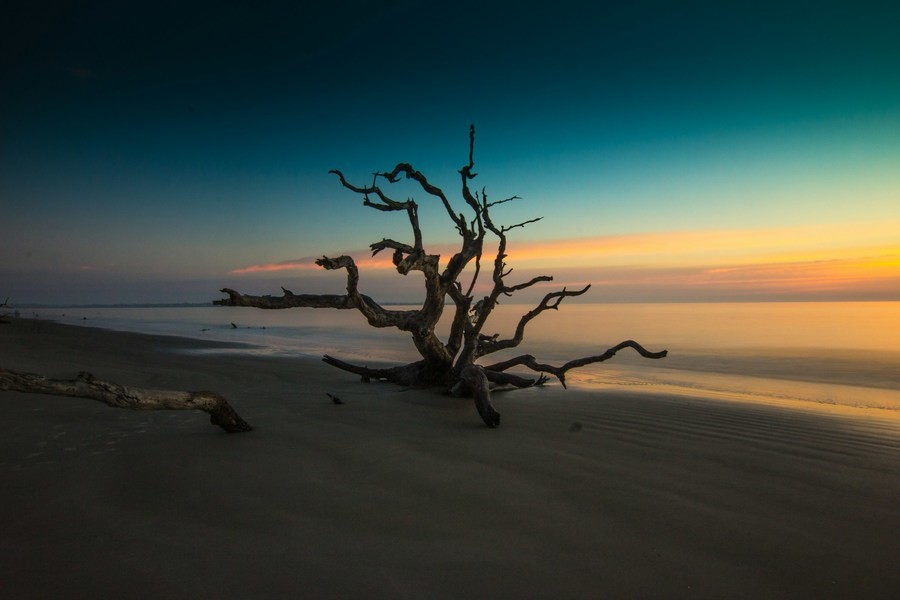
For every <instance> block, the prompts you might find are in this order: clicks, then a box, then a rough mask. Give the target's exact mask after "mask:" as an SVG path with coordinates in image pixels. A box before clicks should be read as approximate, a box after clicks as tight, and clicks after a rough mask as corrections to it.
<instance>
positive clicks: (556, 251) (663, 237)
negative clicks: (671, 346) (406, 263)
mask: <svg viewBox="0 0 900 600" xmlns="http://www.w3.org/2000/svg"><path fill="white" fill-rule="evenodd" d="M898 238H900V222H882V223H871V222H870V223H843V224H831V225H808V226H802V227H791V228H787V227H785V228H771V229H756V230H750V229H748V230H709V231H672V232H660V233H644V234H628V235H615V236H603V237H596V238H582V239H567V240H542V241H525V240H523V241H521V242H516V240H515V239H510V243H509V248H508V250H507V252H508V255H509V256H508V257H507V258H506V262H507V264H508V266H510V267H514V268H515V270H516V272H517V274H518V275H519V276H521V277H524V276H525V275H524V273H533V272H539V273H541V274H549V275H555V276H556V277H555V281H554V282H552V283H548V284H547V285H549V286H553V287H558V286H560V285H569V286H572V287H574V286H575V285H583V284H584V283H588V282H590V281H593V282H594V283H595V284H597V285H601V286H610V287H617V286H618V287H621V288H623V289H624V288H626V287H629V286H637V287H641V288H643V287H648V286H659V287H660V289H661V291H662V290H663V289H664V288H666V287H669V288H671V289H680V290H689V289H695V290H698V291H702V290H704V289H706V290H709V291H715V290H733V291H734V290H740V291H742V292H745V293H748V294H754V293H756V292H757V291H758V292H759V293H776V294H782V293H783V294H791V293H822V294H827V293H828V292H854V293H855V292H861V291H868V292H871V293H876V294H888V295H892V294H897V295H900V243H898ZM434 250H435V251H437V252H438V253H440V254H441V255H442V261H441V262H442V264H446V260H448V259H449V257H450V256H451V255H452V254H453V253H454V252H456V251H457V250H458V246H452V245H448V244H444V245H438V246H434ZM493 251H494V248H493V247H489V246H487V245H486V247H485V255H484V256H483V257H482V279H483V280H484V281H483V282H482V283H481V284H480V285H479V288H481V287H482V286H483V285H486V284H488V283H489V280H490V276H489V272H487V271H485V269H488V271H489V270H490V268H491V267H490V266H489V265H490V263H491V262H492V261H493V258H494V255H493ZM356 254H357V255H359V254H366V255H367V254H368V252H367V251H360V252H358V253H356ZM357 266H359V268H360V269H361V270H363V269H366V270H370V271H380V272H384V273H383V275H378V276H379V277H387V276H389V274H388V273H387V272H386V271H393V270H394V265H393V264H392V262H391V258H390V256H388V255H378V256H374V257H370V256H363V257H362V258H360V259H359V260H358V261H357ZM318 269H320V267H318V266H317V265H316V264H315V259H314V258H304V259H299V260H289V261H282V262H276V263H268V264H259V265H252V266H248V267H243V268H239V269H234V270H233V271H231V274H235V275H244V274H259V273H266V272H276V271H288V270H299V271H309V270H318ZM468 272H469V271H468V270H467V273H468ZM470 274H471V273H470ZM567 275H570V276H571V277H572V280H571V281H570V280H569V279H568V277H567ZM515 277H516V275H513V278H515ZM511 283H514V282H512V280H511ZM536 287H545V286H536Z"/></svg>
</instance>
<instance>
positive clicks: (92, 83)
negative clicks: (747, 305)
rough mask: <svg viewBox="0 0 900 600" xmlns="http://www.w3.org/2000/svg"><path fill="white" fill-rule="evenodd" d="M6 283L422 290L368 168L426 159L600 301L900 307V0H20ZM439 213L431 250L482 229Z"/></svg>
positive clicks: (6, 45)
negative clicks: (396, 261) (344, 181)
mask: <svg viewBox="0 0 900 600" xmlns="http://www.w3.org/2000/svg"><path fill="white" fill-rule="evenodd" d="M0 6H2V14H3V18H2V19H0V206H2V208H0V256H2V261H0V300H2V298H5V297H7V296H8V297H9V298H10V303H11V304H18V305H27V304H32V303H52V304H87V303H90V304H113V303H168V302H173V303H174V302H205V301H209V300H212V299H214V298H218V297H221V294H219V292H218V290H219V288H221V287H223V286H228V287H233V288H236V289H239V290H241V291H244V292H247V293H257V294H263V293H273V294H278V293H280V292H281V289H280V288H281V286H284V287H286V288H288V289H291V290H293V291H294V292H296V293H301V292H307V293H341V291H342V289H343V285H344V277H343V275H342V274H340V273H333V272H321V271H320V270H318V268H317V267H315V265H314V263H313V261H314V259H315V258H316V257H319V256H322V255H329V256H335V255H340V254H351V255H352V256H354V257H355V258H356V259H357V260H358V262H359V264H360V266H361V270H362V279H361V283H360V287H361V290H362V291H363V292H364V293H367V294H369V295H371V296H373V297H375V298H376V299H379V300H382V301H387V302H396V301H409V300H416V299H417V298H420V297H421V296H422V291H421V287H422V282H421V278H420V277H417V274H415V273H414V274H411V275H409V276H407V277H403V276H401V275H399V274H397V273H396V272H394V271H393V270H392V269H391V268H390V265H389V264H388V263H387V262H386V261H385V260H384V259H382V258H381V257H380V256H378V257H375V259H372V258H370V257H369V253H368V251H367V247H368V245H369V244H370V243H372V242H375V241H378V240H380V239H382V238H383V237H391V238H395V239H399V240H406V241H409V240H410V239H411V234H410V232H409V226H408V223H407V222H406V220H405V217H403V216H401V215H399V214H385V213H380V212H378V211H374V210H372V209H369V208H366V207H364V206H362V204H361V200H360V198H359V197H358V196H357V195H355V194H353V193H351V192H349V191H347V190H345V189H344V188H342V187H341V186H340V184H339V182H338V180H337V179H336V178H335V177H334V176H333V175H329V174H328V171H329V169H335V168H337V169H340V170H342V171H343V172H344V174H345V175H346V176H347V178H348V179H349V180H350V181H351V182H354V183H357V184H359V185H363V184H368V183H369V182H370V181H371V174H372V173H373V172H375V171H385V170H390V169H391V168H393V166H394V165H395V164H396V163H398V162H410V163H412V164H413V165H414V167H415V168H416V169H418V170H420V171H422V172H423V173H424V174H425V175H426V176H427V177H428V178H429V180H430V181H432V183H434V184H436V185H438V186H439V187H441V188H442V189H443V190H444V191H445V192H446V193H447V194H448V196H449V197H450V198H451V201H453V202H455V203H456V204H457V206H458V207H459V209H460V210H462V209H463V203H462V201H461V198H460V194H459V175H458V170H459V169H460V167H462V166H463V165H464V164H465V163H466V162H467V160H468V131H469V125H470V124H474V125H475V127H476V144H475V155H474V158H475V171H476V172H477V173H478V178H477V180H476V181H475V184H477V186H478V187H479V189H480V188H481V187H483V188H484V189H485V190H486V192H487V193H488V195H489V197H491V198H496V199H499V198H505V197H509V196H513V195H517V196H520V197H521V198H522V199H521V200H518V201H516V202H511V203H507V204H504V205H502V206H498V207H496V209H495V210H496V213H495V214H494V219H495V221H498V222H500V223H507V224H512V223H517V222H521V221H524V220H526V219H530V218H533V217H543V219H542V220H541V221H539V222H537V223H534V224H531V225H529V226H528V227H526V228H523V229H516V230H514V231H513V232H511V234H510V240H509V252H508V254H509V258H508V261H507V262H508V263H509V265H510V266H511V267H513V268H514V269H515V270H514V271H513V274H512V275H511V276H510V278H509V281H510V283H517V282H518V281H524V280H527V279H528V278H530V277H532V276H534V275H538V274H547V275H553V276H554V281H553V283H552V284H548V286H549V287H547V286H544V287H539V288H535V289H533V290H530V295H529V294H523V295H522V296H520V297H519V296H517V298H516V299H517V300H520V301H524V302H528V301H533V299H534V298H535V297H540V295H542V294H543V293H546V292H547V291H550V290H552V289H558V288H561V287H562V286H569V287H574V286H580V285H584V284H586V283H592V284H593V288H592V290H591V292H590V293H589V294H586V295H585V296H584V297H583V298H582V299H583V300H585V301H591V302H672V301H678V302H683V301H756V300H761V301H772V300H900V68H898V65H900V35H897V32H898V31H900V8H898V7H897V5H896V3H893V2H881V3H877V2H865V1H853V2H851V1H847V2H829V1H827V0H825V1H823V0H819V1H816V2H792V1H790V0H787V1H781V2H771V3H767V2H764V1H758V0H757V1H753V2H721V1H719V2H684V1H681V2H661V1H655V2H641V1H637V2H629V3H627V5H626V3H622V4H612V3H599V2H596V1H594V2H570V1H567V0H560V1H557V2H553V3H526V2H521V1H520V2H478V3H476V2H468V1H467V0H461V1H455V2H405V1H402V0H401V1H395V2H389V3H383V2H362V1H349V2H319V3H306V2H265V1H262V0H260V1H258V2H254V3H245V2H241V3H238V2H227V1H220V2H189V1H180V2H166V1H155V2H142V1H133V2H113V1H111V2H90V1H83V2H58V1H57V2H53V1H49V2H41V1H35V2H15V3H14V2H2V3H0ZM392 192H393V195H394V197H395V198H398V199H401V200H403V199H406V198H407V197H413V198H414V199H415V200H416V201H417V202H418V203H419V204H420V217H421V219H422V223H423V233H424V236H425V247H426V249H427V250H429V251H430V252H432V253H440V254H441V255H442V257H444V260H446V259H447V258H448V257H449V256H450V255H451V254H452V253H453V252H454V250H455V249H456V248H457V247H458V246H457V244H458V241H457V240H458V238H457V234H456V233H455V231H454V230H453V228H452V226H451V224H450V223H449V222H448V219H447V216H446V213H444V211H443V210H442V209H441V207H440V206H439V205H437V204H436V203H435V202H434V201H433V199H431V198H429V197H428V196H427V195H425V194H423V193H421V191H419V190H416V189H415V188H414V187H412V186H410V185H408V184H399V185H398V186H396V189H394V190H392Z"/></svg>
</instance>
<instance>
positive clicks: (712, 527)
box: [0, 322, 900, 598]
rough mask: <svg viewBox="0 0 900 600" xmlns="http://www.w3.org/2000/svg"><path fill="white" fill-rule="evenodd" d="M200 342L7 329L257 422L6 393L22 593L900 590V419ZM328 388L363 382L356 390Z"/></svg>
mask: <svg viewBox="0 0 900 600" xmlns="http://www.w3.org/2000/svg"><path fill="white" fill-rule="evenodd" d="M200 344H201V343H200V342H194V341H191V340H182V339H177V338H162V337H148V336H139V335H133V334H125V333H113V332H107V331H100V330H93V329H87V328H78V327H67V326H63V325H57V324H53V323H47V322H39V323H33V322H18V323H14V324H12V325H3V326H0V366H3V367H7V368H15V369H22V370H31V371H36V372H41V373H43V374H46V375H50V376H55V377H66V378H69V377H73V376H74V375H75V374H76V373H77V372H78V371H79V370H89V371H92V372H93V373H94V374H95V375H96V376H98V377H102V378H105V379H110V380H115V381H119V382H121V383H125V384H128V385H134V386H141V387H163V388H172V389H213V390H217V391H219V392H221V393H223V394H225V395H226V397H228V398H229V400H231V401H232V403H233V405H234V406H235V408H236V409H237V410H238V411H239V412H240V413H241V414H242V415H243V416H244V417H245V418H246V419H247V420H248V421H249V422H250V423H252V424H253V425H254V426H256V427H257V429H256V430H255V431H253V432H251V433H247V434H232V435H229V434H226V433H224V432H222V431H221V430H220V429H218V428H217V427H214V426H212V425H210V424H209V422H208V421H207V418H206V415H205V414H203V413H199V412H198V413H194V412H180V411H179V412H150V413H143V412H131V411H124V410H120V409H113V408H108V407H106V406H104V405H102V404H99V403H97V402H94V401H90V400H79V399H69V398H61V397H49V396H39V395H26V394H19V393H12V392H0V407H2V418H0V555H2V560H0V595H2V596H3V597H7V598H121V597H166V598H201V597H204V598H258V597H272V598H279V597H283V598H287V597H307V598H377V597H383V598H460V597H474V598H487V597H492V598H557V597H565V598H679V597H684V598H889V597H890V598H895V597H897V596H896V594H897V591H898V590H900V568H898V562H897V560H898V557H900V420H897V419H893V420H892V419H891V418H878V419H872V420H869V419H867V418H865V415H866V413H865V411H862V412H861V417H860V418H852V417H845V416H835V415H830V414H824V413H823V414H818V413H815V412H808V411H806V412H800V411H791V410H786V409H780V408H774V407H768V406H761V405H749V404H740V403H735V402H714V401H710V400H708V399H706V400H705V399H700V398H691V397H686V396H666V395H660V394H656V395H654V394H644V393H633V392H612V393H611V392H608V391H606V392H597V391H587V390H582V391H579V390H569V391H568V392H566V391H564V390H562V389H561V388H560V387H559V386H552V387H547V388H544V389H537V390H524V391H516V392H511V393H506V394H496V395H495V406H496V407H497V409H498V410H499V411H500V412H501V413H503V425H502V427H501V428H500V429H497V430H488V429H486V428H485V427H484V426H483V425H482V424H481V421H480V419H479V418H478V416H477V415H476V413H475V409H474V407H473V406H472V405H471V403H470V402H469V401H464V400H459V399H452V398H448V397H445V396H441V395H439V394H436V393H434V392H431V391H423V390H401V389H400V388H397V387H393V386H390V385H387V384H376V383H372V384H362V383H360V382H358V381H357V380H356V379H355V378H354V377H353V376H350V375H348V374H345V373H341V372H339V371H336V370H333V369H331V368H329V367H327V366H326V365H324V364H322V363H320V362H318V361H314V360H308V361H302V360H301V361H298V360H290V361H286V360H279V359H271V358H260V357H247V356H238V355H194V354H185V353H179V352H176V351H177V350H181V349H190V348H197V347H199V345H200ZM326 392H330V393H332V394H335V395H337V396H339V397H340V398H342V399H343V400H344V402H345V404H343V405H340V406H338V405H335V404H332V403H331V401H330V400H329V399H328V397H327V396H326V395H325V393H326Z"/></svg>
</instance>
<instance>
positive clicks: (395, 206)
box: [214, 126, 666, 427]
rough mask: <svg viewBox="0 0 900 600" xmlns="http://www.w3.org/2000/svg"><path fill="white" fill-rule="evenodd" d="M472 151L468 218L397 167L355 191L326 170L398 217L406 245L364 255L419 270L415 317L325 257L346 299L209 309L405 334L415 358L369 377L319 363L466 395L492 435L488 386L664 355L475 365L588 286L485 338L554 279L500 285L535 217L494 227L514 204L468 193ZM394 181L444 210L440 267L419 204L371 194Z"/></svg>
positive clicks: (562, 293) (297, 297)
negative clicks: (522, 299)
mask: <svg viewBox="0 0 900 600" xmlns="http://www.w3.org/2000/svg"><path fill="white" fill-rule="evenodd" d="M474 149H475V127H474V126H472V127H471V128H470V129H469V162H468V163H467V164H466V165H464V166H463V167H462V168H461V169H460V170H459V175H460V183H461V189H462V199H463V201H464V202H465V204H466V206H467V208H468V210H469V211H470V213H471V214H470V216H468V217H467V216H466V215H465V214H464V213H462V212H457V211H456V210H455V209H454V208H453V206H452V205H451V203H450V201H449V200H448V198H447V196H446V195H445V194H444V192H443V190H441V189H440V188H438V187H436V186H434V185H433V184H431V183H430V182H429V181H428V179H427V178H426V177H425V175H423V174H422V173H421V172H419V171H417V170H416V169H414V168H413V166H412V165H410V164H409V163H399V164H397V166H395V167H394V168H393V170H391V171H387V172H376V173H374V174H373V178H372V183H371V185H369V186H357V185H354V184H352V183H350V182H348V181H347V179H346V178H345V177H344V174H343V173H341V172H340V171H338V170H332V171H330V173H333V174H334V175H336V176H337V177H338V179H339V180H340V182H341V185H343V186H344V187H345V188H347V189H348V190H350V191H351V192H353V193H355V194H359V195H360V196H362V198H363V204H364V205H365V206H368V207H370V208H373V209H375V210H379V211H383V212H398V213H406V218H407V219H408V220H409V225H410V229H411V230H412V243H406V242H400V241H396V240H392V239H382V240H381V241H378V242H375V243H373V244H371V245H370V248H371V250H372V255H373V256H374V255H376V254H378V253H379V252H383V251H388V252H391V253H392V262H393V264H394V267H395V268H396V270H397V272H398V273H400V274H401V275H408V274H409V273H410V272H412V271H419V272H420V273H421V274H422V277H423V278H424V281H425V300H424V302H423V303H422V306H421V308H418V309H415V310H389V309H386V308H384V307H383V306H381V305H380V304H379V303H378V302H376V301H375V300H374V299H372V298H371V297H369V296H367V295H365V294H362V293H361V292H360V291H359V289H358V283H359V271H358V269H357V266H356V263H355V262H354V260H353V258H351V257H350V256H338V257H334V258H329V257H327V256H323V257H322V258H320V259H318V260H316V264H317V265H319V266H320V267H322V268H324V269H327V270H340V269H343V270H344V271H346V273H347V284H346V289H347V293H346V294H340V295H336V294H294V293H293V292H291V291H289V290H287V289H284V288H282V291H283V294H282V295H281V296H252V295H247V294H242V293H239V292H237V291H235V290H232V289H228V288H224V289H222V290H221V291H222V292H223V293H225V294H227V295H228V297H227V298H224V299H221V300H215V301H214V304H218V305H224V306H252V307H256V308H263V309H283V308H293V307H311V308H337V309H354V310H358V311H359V312H361V313H362V314H363V316H364V317H365V318H366V320H367V321H368V323H369V325H371V326H373V327H395V328H397V329H400V330H401V331H405V332H408V333H409V334H410V335H411V336H412V340H413V344H414V345H415V347H416V349H417V350H418V352H419V354H420V355H421V356H422V359H421V360H418V361H416V362H413V363H410V364H407V365H401V366H396V367H390V368H382V369H373V368H369V367H365V366H359V365H354V364H349V363H346V362H344V361H341V360H339V359H337V358H334V357H332V356H327V355H326V356H325V357H324V358H323V360H324V361H325V362H326V363H328V364H329V365H332V366H335V367H337V368H339V369H343V370H345V371H349V372H351V373H355V374H357V375H360V376H361V377H362V378H363V379H364V380H371V379H381V380H387V381H390V382H393V383H397V384H401V385H405V386H444V387H447V388H449V389H451V390H452V391H454V392H456V393H460V394H463V395H472V396H473V397H474V398H475V401H476V406H477V407H478V412H479V414H480V415H481V417H482V419H483V420H484V422H485V424H486V425H487V426H488V427H496V426H497V425H499V423H500V415H499V414H498V413H497V412H496V411H495V410H494V409H493V407H492V406H491V403H490V388H491V386H493V385H511V386H516V387H529V386H533V385H540V384H543V383H544V382H545V381H546V376H545V375H544V373H550V374H552V375H554V376H555V377H556V378H557V379H558V380H559V381H560V383H562V385H563V386H564V387H565V384H566V380H565V376H566V372H567V371H568V370H569V369H573V368H576V367H582V366H584V365H588V364H592V363H597V362H601V361H604V360H607V359H609V358H612V356H614V355H615V354H616V352H618V351H619V350H621V349H623V348H633V349H634V350H636V351H637V352H638V353H640V354H641V356H644V357H646V358H662V357H664V356H665V355H666V351H665V350H663V351H661V352H649V351H647V350H645V349H644V348H643V347H642V346H641V345H640V344H638V343H637V342H634V341H631V340H628V341H624V342H622V343H620V344H618V345H616V346H614V347H612V348H610V349H608V350H606V351H605V352H603V353H601V354H598V355H595V356H588V357H584V358H579V359H577V360H572V361H569V362H567V363H565V364H563V365H560V366H553V365H547V364H542V363H539V362H537V360H536V359H535V358H534V357H533V356H531V355H529V354H525V355H522V356H518V357H516V358H512V359H509V360H505V361H502V362H498V363H494V364H490V365H482V364H480V363H479V362H477V361H479V360H480V359H483V358H484V357H486V356H488V355H490V354H493V353H494V352H497V351H500V350H505V349H509V348H515V347H517V346H518V345H519V344H520V343H521V342H522V340H523V338H524V335H525V328H526V326H527V325H528V323H529V322H530V321H531V320H532V319H534V318H535V317H537V316H538V315H540V314H541V313H542V312H544V311H546V310H557V309H558V308H559V305H560V303H561V302H562V301H563V300H564V299H566V298H570V297H574V296H580V295H582V294H584V293H585V292H587V291H588V289H590V287H591V286H590V285H587V286H585V287H584V288H582V289H578V290H568V289H566V288H563V289H562V290H559V291H555V292H551V293H549V294H547V295H546V296H544V298H543V299H542V300H541V301H540V302H539V303H538V304H537V306H536V307H535V308H534V309H532V310H531V311H529V312H528V313H526V314H525V315H523V316H522V317H521V318H520V319H519V323H518V325H517V327H516V330H515V333H514V334H513V335H512V337H509V338H501V337H500V336H499V334H496V335H487V334H485V333H484V330H485V326H486V324H487V321H488V317H489V316H490V315H491V312H492V311H493V310H494V308H495V307H496V306H497V303H498V301H499V299H500V297H501V296H504V297H507V296H512V295H513V294H514V293H515V292H519V291H521V290H524V289H527V288H530V287H532V286H534V285H536V284H538V283H541V282H547V281H552V280H553V278H552V277H550V276H547V275H541V276H538V277H534V278H532V279H530V280H528V281H524V282H521V283H517V284H512V285H511V284H509V283H507V278H508V276H509V274H510V273H511V271H512V269H509V268H507V264H506V262H505V259H506V256H507V255H506V244H507V233H508V232H510V231H511V230H513V229H516V228H519V227H525V226H526V225H529V224H531V223H534V222H537V221H539V220H540V217H538V218H535V219H529V220H527V221H523V222H521V223H516V224H513V225H499V224H497V223H495V222H494V220H493V214H492V209H493V208H494V207H496V206H498V205H501V204H504V203H506V202H511V201H513V200H517V199H519V197H518V196H512V197H509V198H504V199H502V200H494V201H490V200H488V196H487V193H486V192H485V190H484V188H482V190H481V192H480V193H479V192H478V191H477V190H475V191H473V190H472V189H471V188H470V182H471V181H472V180H473V179H475V177H476V173H475V172H474V171H473V169H474V168H475V163H474ZM402 178H405V179H408V180H412V181H413V182H415V183H416V184H418V187H420V188H421V190H422V191H423V192H424V193H425V194H426V195H427V196H430V197H431V198H432V199H433V200H435V201H436V202H437V203H439V204H440V205H441V206H442V207H443V209H444V210H445V211H446V213H447V216H448V217H449V219H450V221H451V222H452V223H453V226H454V228H455V229H456V232H457V233H458V234H459V237H460V238H461V240H460V248H459V251H457V252H456V253H455V254H454V255H453V256H452V257H450V259H449V260H448V261H446V263H444V264H443V265H442V264H441V260H440V256H439V255H436V254H429V253H428V252H426V250H425V247H424V245H423V240H422V231H421V229H420V227H419V205H418V204H417V203H416V202H415V201H414V200H412V199H408V200H406V201H402V202H401V201H398V200H394V199H392V198H390V197H389V196H388V195H387V193H385V191H384V190H383V189H382V187H380V186H379V183H382V182H383V183H386V184H388V185H390V184H394V183H397V182H398V181H400V180H401V179H402ZM488 239H493V240H495V241H496V244H497V246H496V252H495V253H494V254H493V265H492V267H491V268H490V275H489V277H490V278H491V279H490V282H489V284H490V292H489V293H488V294H487V295H486V296H484V297H482V298H480V299H478V300H476V299H475V297H474V296H473V290H474V289H475V284H476V282H477V281H478V278H479V277H480V276H481V275H482V261H483V258H484V257H485V252H486V249H485V245H486V244H485V243H486V241H487V240H488ZM470 265H472V267H473V268H472V269H470V271H469V272H470V273H471V279H470V280H469V281H468V282H467V283H466V284H464V282H463V281H462V279H463V277H467V275H466V274H465V273H464V271H465V270H466V268H467V267H468V266H470ZM448 298H449V300H450V304H449V306H450V309H451V310H452V311H453V320H452V324H451V327H450V333H449V335H448V337H447V339H446V340H441V339H439V338H438V336H437V335H436V334H435V326H436V325H437V323H438V321H439V320H440V319H441V316H442V315H443V313H444V309H445V305H447V304H448V302H447V299H448ZM516 366H521V367H525V368H528V369H531V370H532V371H534V372H537V373H539V376H538V377H536V378H529V377H522V376H519V375H515V374H512V373H508V372H507V370H508V369H510V368H512V367H516Z"/></svg>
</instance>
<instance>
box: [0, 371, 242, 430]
mask: <svg viewBox="0 0 900 600" xmlns="http://www.w3.org/2000/svg"><path fill="white" fill-rule="evenodd" d="M0 390H4V391H12V392H25V393H31V394H50V395H54V396H71V397H74V398H89V399H91V400H98V401H100V402H102V403H104V404H106V405H108V406H112V407H114V408H128V409H132V410H202V411H204V412H206V413H209V420H210V422H211V423H212V424H214V425H218V426H219V427H221V428H222V429H224V430H225V431H227V432H228V433H240V432H243V431H250V430H251V429H253V428H252V427H251V426H250V425H249V424H248V423H247V422H246V421H244V419H242V418H241V416H240V415H239V414H237V412H235V410H234V409H233V408H232V407H231V405H230V404H228V401H227V400H225V398H224V397H223V396H222V395H221V394H218V393H216V392H210V391H197V392H183V391H178V390H148V389H142V388H133V387H126V386H124V385H121V384H118V383H112V382H109V381H103V380H100V379H97V378H96V377H94V376H93V375H91V374H90V373H88V372H86V371H82V372H80V373H79V374H78V377H76V378H75V379H49V378H47V377H44V376H42V375H37V374H35V373H25V372H22V371H12V370H9V369H0Z"/></svg>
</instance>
